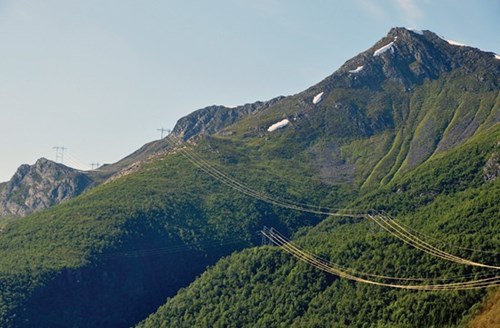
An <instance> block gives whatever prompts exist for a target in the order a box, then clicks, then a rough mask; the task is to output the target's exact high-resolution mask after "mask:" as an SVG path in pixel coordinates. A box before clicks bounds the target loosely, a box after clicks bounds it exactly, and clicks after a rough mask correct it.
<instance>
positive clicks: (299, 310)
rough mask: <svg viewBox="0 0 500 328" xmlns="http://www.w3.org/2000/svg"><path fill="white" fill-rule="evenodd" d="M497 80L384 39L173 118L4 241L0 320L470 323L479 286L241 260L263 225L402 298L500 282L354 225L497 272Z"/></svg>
mask: <svg viewBox="0 0 500 328" xmlns="http://www.w3.org/2000/svg"><path fill="white" fill-rule="evenodd" d="M360 67H361V68H360ZM499 73H500V61H499V60H498V59H496V58H495V56H494V54H492V53H487V52H483V51H480V50H479V49H474V48H471V47H458V46H454V45H452V44H449V43H448V42H447V41H446V40H443V39H441V38H439V37H438V36H437V35H435V34H433V33H431V32H429V31H425V32H414V31H410V30H406V29H403V28H395V29H392V30H391V31H390V32H389V34H388V35H387V36H386V37H384V38H383V39H381V40H380V41H379V42H377V43H376V44H375V45H374V46H373V47H372V48H371V49H368V50H367V51H366V52H363V53H361V54H359V55H358V56H356V57H354V58H353V59H351V60H349V61H347V62H346V63H345V64H344V65H343V66H342V67H341V68H340V69H339V70H337V71H336V72H335V73H333V74H332V75H331V76H329V77H327V78H326V79H325V80H323V81H321V82H320V83H318V84H317V85H315V86H312V87H311V88H309V89H307V90H305V91H304V92H301V93H298V94H296V95H292V96H289V97H279V98H276V99H274V100H273V101H271V102H266V103H257V104H254V105H246V106H242V107H241V111H242V112H241V113H238V109H236V111H231V110H229V109H227V108H222V109H220V108H219V109H217V108H209V109H207V110H205V111H200V112H198V113H197V114H196V115H194V116H192V117H191V119H182V120H180V122H183V125H182V126H183V127H184V129H185V130H182V129H181V130H182V133H173V134H172V135H171V136H169V137H168V138H165V139H164V140H162V141H161V142H156V143H155V144H154V145H153V146H151V147H152V148H151V147H149V148H148V147H146V148H145V151H146V152H147V153H148V154H149V150H151V149H157V150H158V152H156V153H155V154H154V156H151V157H148V158H149V159H148V160H145V161H143V162H141V164H140V165H139V166H137V168H136V169H134V170H132V171H130V172H127V174H124V175H122V176H120V177H117V178H116V179H114V180H113V181H110V182H109V183H106V184H103V185H100V186H98V187H96V188H94V189H92V190H90V191H87V192H86V193H85V194H83V195H81V196H79V197H77V198H75V199H72V200H69V201H67V202H65V203H64V204H61V205H58V206H55V207H53V208H51V209H48V210H45V211H42V212H39V213H36V214H33V215H30V216H28V217H26V218H23V219H21V220H16V221H13V222H8V223H7V224H5V225H4V226H3V230H2V232H0V286H1V287H0V322H2V324H3V325H4V326H6V327H54V326H73V327H94V326H114V327H126V326H132V325H135V324H137V323H139V322H141V321H142V320H144V319H146V318H147V317H148V316H149V315H150V314H151V313H153V312H154V311H156V310H157V309H158V307H160V306H161V305H162V304H164V303H165V300H167V298H169V299H168V301H167V303H166V304H164V305H163V306H161V307H160V308H159V310H158V312H156V313H155V314H153V315H152V316H150V317H149V318H148V319H147V320H146V321H144V322H142V323H141V325H146V326H151V327H157V326H165V327H170V326H185V327H192V326H197V325H198V326H206V327H211V326H266V327H268V326H285V327H286V326H292V325H295V326H300V327H302V326H313V327H314V326H331V325H338V326H342V325H345V326H363V325H364V324H366V323H368V325H369V326H377V325H380V326H387V325H394V326H415V325H416V324H417V323H425V325H428V326H432V325H434V326H445V325H449V326H456V325H459V324H461V323H464V322H467V320H469V318H470V316H472V315H473V314H474V311H475V309H477V308H478V307H479V305H478V304H479V303H480V302H481V300H482V299H483V296H484V295H485V293H486V288H480V289H477V290H471V291H446V292H443V291H440V292H435V291H434V292H428V291H425V292H424V291H420V292H415V291H405V290H399V289H391V288H388V287H376V286H371V285H366V284H362V283H359V282H352V281H349V280H348V279H344V278H339V276H338V275H331V274H329V273H326V272H324V271H321V270H318V269H316V268H313V267H311V266H309V265H307V264H306V263H302V262H300V261H298V260H297V259H295V258H294V257H292V256H291V255H289V254H287V253H286V252H285V251H286V248H285V247H283V245H282V247H281V248H277V247H271V246H263V247H255V246H258V245H261V243H262V235H261V234H260V231H261V230H262V229H263V228H264V226H266V227H272V228H273V229H275V230H276V231H279V232H280V233H281V234H283V235H284V236H286V237H287V238H292V240H293V243H295V244H297V245H298V246H299V247H301V248H303V249H304V250H306V251H308V252H311V253H312V254H314V255H316V256H319V257H321V258H322V259H325V260H328V261H331V264H332V265H333V264H337V265H340V266H342V267H343V268H349V269H355V270H358V271H360V272H365V273H369V274H374V275H383V276H390V277H398V278H403V280H402V281H403V283H406V281H405V280H404V279H407V278H412V279H413V278H416V279H417V280H416V281H415V283H422V280H419V279H430V280H429V281H430V283H429V284H436V283H439V281H442V280H439V279H444V278H443V277H445V278H446V279H448V278H452V277H466V278H470V279H474V278H477V279H479V278H480V277H483V276H482V275H483V274H486V273H487V274H491V272H493V274H495V272H498V271H495V270H497V269H494V268H493V269H492V268H485V267H477V266H474V265H464V264H463V263H462V264H459V263H453V262H452V261H444V260H443V259H440V258H435V257H432V256H430V255H429V254H426V253H423V252H421V251H420V250H418V249H415V248H412V247H410V246H409V245H407V244H408V241H409V240H407V242H406V243H405V242H402V241H401V240H400V239H401V238H400V239H398V238H396V237H397V236H396V235H394V234H391V233H389V231H386V230H384V229H383V228H381V226H380V225H377V221H368V220H366V218H367V217H368V216H367V215H366V214H369V213H375V212H373V211H374V210H376V211H379V212H376V213H387V215H388V217H391V218H394V220H396V221H395V222H401V223H403V224H405V225H407V226H409V227H411V228H412V229H414V230H415V231H417V232H418V233H420V234H423V235H422V236H425V238H426V239H425V240H427V241H429V243H430V244H432V245H435V246H436V247H438V248H439V249H443V250H445V251H446V252H449V253H451V254H454V255H455V256H460V257H463V258H465V259H468V260H469V261H474V262H475V263H476V262H477V263H487V264H491V266H498V265H499V262H500V261H499V258H498V253H499V252H500V249H499V246H500V240H498V238H499V235H500V223H499V220H498V213H499V208H498V204H497V203H498V202H497V201H496V200H497V198H498V194H499V190H498V189H499V182H498V179H497V176H498V174H499V162H498V160H499V157H500V156H499V152H500V150H499V149H498V141H499V139H500V127H499V124H498V122H499V121H500V97H499V90H500V81H499ZM218 110H223V111H222V112H221V113H222V114H221V113H219V112H218ZM212 111H215V112H217V113H219V114H217V115H215V118H211V117H210V113H211V112H212ZM224 113H226V114H227V115H228V118H227V121H224V120H223V119H222V117H223V116H224V115H226V114H224ZM218 115H222V116H218ZM193 117H198V118H199V119H200V120H202V121H203V122H205V123H206V124H208V125H207V127H210V129H208V128H207V131H206V132H207V133H206V134H204V133H200V132H201V131H203V127H202V126H200V125H197V123H198V122H197V121H196V119H195V120H194V121H193ZM221 120H222V121H221ZM224 122H226V123H228V122H229V123H228V124H229V125H227V124H226V123H224ZM190 127H191V128H193V129H195V130H196V133H195V134H194V135H193V134H190V131H188V130H189V129H190ZM220 129H222V130H220ZM188 139H189V140H188ZM138 154H139V155H140V154H142V151H139V153H138ZM132 157H134V156H132ZM348 209H356V210H355V211H350V210H348ZM353 213H354V214H356V215H354V214H353ZM363 213H364V214H363ZM359 214H362V215H359ZM422 238H424V237H422ZM264 240H266V239H264ZM424 248H426V247H424ZM429 249H430V248H429ZM470 249H474V250H480V251H470ZM241 250H242V251H241ZM236 251H241V252H237V253H234V254H232V253H233V252H236ZM432 252H434V250H433V249H432ZM432 252H431V253H432ZM230 254H232V255H230ZM439 254H442V253H439ZM447 254H448V253H447ZM228 255H230V256H229V257H225V256H228ZM444 257H445V258H446V259H448V260H454V259H455V258H454V257H451V256H448V255H446V256H444ZM221 258H223V259H222V260H221V261H219V260H220V259H221ZM303 259H305V258H303ZM455 262H456V261H455ZM459 262H460V261H459ZM467 263H469V262H467ZM208 266H213V267H211V268H210V269H208V270H206V269H207V267H208ZM323 269H326V267H323ZM204 271H206V272H204ZM200 275H201V276H200ZM198 276H200V278H199V279H196V277H198ZM488 277H489V276H488ZM195 279H196V280H195ZM399 281H400V282H401V280H399ZM492 281H493V283H492V284H494V283H498V279H497V280H494V279H493V280H492ZM184 287H185V289H181V288H184ZM481 287H483V286H481Z"/></svg>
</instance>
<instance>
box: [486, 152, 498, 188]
mask: <svg viewBox="0 0 500 328" xmlns="http://www.w3.org/2000/svg"><path fill="white" fill-rule="evenodd" d="M499 175H500V152H495V153H493V154H492V155H491V157H490V159H488V161H487V162H486V165H485V166H484V168H483V178H484V181H495V180H496V179H497V178H498V176H499Z"/></svg>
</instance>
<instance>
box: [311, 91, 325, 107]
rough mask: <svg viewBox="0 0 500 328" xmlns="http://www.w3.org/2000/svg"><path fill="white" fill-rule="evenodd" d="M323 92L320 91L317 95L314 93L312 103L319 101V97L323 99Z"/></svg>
mask: <svg viewBox="0 0 500 328" xmlns="http://www.w3.org/2000/svg"><path fill="white" fill-rule="evenodd" d="M323 94H324V92H320V93H318V94H317V95H315V96H314V98H313V104H315V105H316V104H317V103H319V102H320V101H321V99H323Z"/></svg>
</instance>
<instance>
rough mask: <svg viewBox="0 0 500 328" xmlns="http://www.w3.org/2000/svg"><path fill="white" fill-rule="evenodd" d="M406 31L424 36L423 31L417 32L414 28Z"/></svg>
mask: <svg viewBox="0 0 500 328" xmlns="http://www.w3.org/2000/svg"><path fill="white" fill-rule="evenodd" d="M407 30H408V31H410V32H413V33H415V34H419V35H424V31H422V30H417V29H416V28H407Z"/></svg>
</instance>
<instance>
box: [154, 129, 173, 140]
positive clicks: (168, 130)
mask: <svg viewBox="0 0 500 328" xmlns="http://www.w3.org/2000/svg"><path fill="white" fill-rule="evenodd" d="M156 130H157V131H160V132H161V138H160V139H163V133H164V132H167V136H168V135H169V134H170V132H171V130H170V129H164V128H161V129H156Z"/></svg>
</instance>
